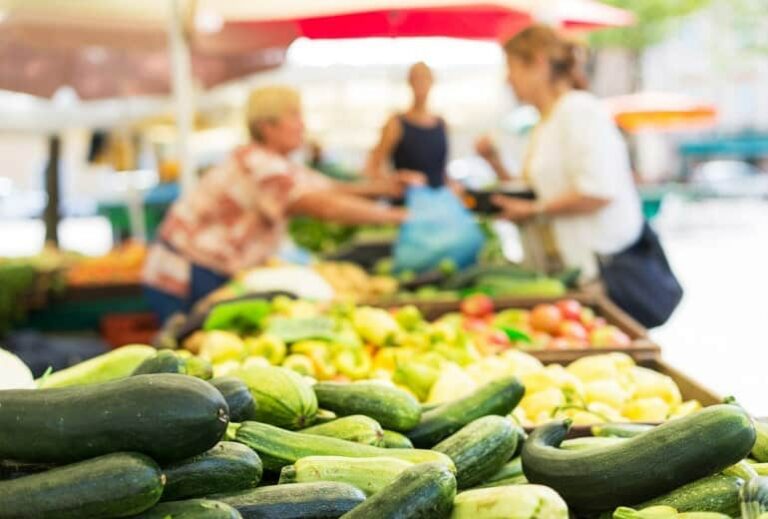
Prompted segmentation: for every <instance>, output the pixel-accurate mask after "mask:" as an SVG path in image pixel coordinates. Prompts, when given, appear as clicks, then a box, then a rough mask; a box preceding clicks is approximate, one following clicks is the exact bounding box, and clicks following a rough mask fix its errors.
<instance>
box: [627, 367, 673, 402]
mask: <svg viewBox="0 0 768 519" xmlns="http://www.w3.org/2000/svg"><path fill="white" fill-rule="evenodd" d="M631 377H632V381H633V382H634V388H635V392H634V397H635V398H637V399H639V398H651V397H659V398H661V399H662V400H664V401H665V402H666V403H667V405H669V406H672V407H674V406H676V405H680V404H681V403H682V401H683V397H682V395H681V394H680V389H679V388H678V387H677V384H675V381H674V380H672V378H670V377H668V376H666V375H662V374H661V373H658V372H656V371H653V370H651V369H648V368H642V367H639V366H636V367H634V368H632V371H631Z"/></svg>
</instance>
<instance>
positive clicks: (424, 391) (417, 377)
mask: <svg viewBox="0 0 768 519" xmlns="http://www.w3.org/2000/svg"><path fill="white" fill-rule="evenodd" d="M439 376H440V368H439V367H436V366H433V365H430V364H426V363H420V362H415V361H408V362H405V363H403V364H398V366H397V368H396V369H395V373H394V375H393V377H392V380H393V381H394V382H395V383H396V384H399V385H402V386H406V387H407V388H408V389H409V390H410V391H411V392H412V393H413V394H415V395H416V397H417V398H418V399H419V400H421V401H424V400H426V399H427V397H428V396H429V390H430V389H431V388H432V385H433V384H434V383H435V381H436V380H437V378H438V377H439Z"/></svg>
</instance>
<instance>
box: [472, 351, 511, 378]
mask: <svg viewBox="0 0 768 519" xmlns="http://www.w3.org/2000/svg"><path fill="white" fill-rule="evenodd" d="M466 372H467V374H468V375H469V376H470V377H472V379H473V380H474V381H475V382H477V383H478V384H484V383H486V382H490V381H492V380H498V379H500V378H504V377H507V376H510V375H514V373H513V372H512V363H511V362H509V361H508V360H506V359H504V358H502V357H485V358H483V359H480V360H479V361H477V362H475V363H473V364H471V365H469V366H467V367H466Z"/></svg>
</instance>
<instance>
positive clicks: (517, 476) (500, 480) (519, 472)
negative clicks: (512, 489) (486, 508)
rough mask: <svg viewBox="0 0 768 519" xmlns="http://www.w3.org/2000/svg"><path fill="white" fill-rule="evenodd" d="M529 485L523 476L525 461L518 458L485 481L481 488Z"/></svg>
mask: <svg viewBox="0 0 768 519" xmlns="http://www.w3.org/2000/svg"><path fill="white" fill-rule="evenodd" d="M525 483H528V480H527V479H525V475H524V474H523V461H522V459H520V457H519V456H518V457H517V458H515V459H513V460H512V461H509V462H507V463H506V464H505V465H504V466H503V467H501V469H499V470H498V472H496V473H495V474H494V475H492V476H491V477H489V478H488V479H486V480H485V483H484V484H482V485H480V486H479V488H488V487H502V486H507V485H523V484H525Z"/></svg>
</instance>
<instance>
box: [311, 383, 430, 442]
mask: <svg viewBox="0 0 768 519" xmlns="http://www.w3.org/2000/svg"><path fill="white" fill-rule="evenodd" d="M314 390H315V395H317V403H318V405H320V407H322V408H323V409H328V410H330V411H333V412H334V413H336V414H337V415H338V416H348V415H354V414H362V415H365V416H369V417H371V418H373V419H374V420H376V421H377V422H379V424H381V426H382V427H383V428H385V429H392V430H393V431H408V430H410V429H413V428H414V427H416V425H417V424H418V423H419V420H420V419H421V407H420V406H419V402H418V400H416V399H415V398H414V397H413V396H412V395H410V394H409V393H407V392H405V391H403V390H402V389H398V388H396V387H391V386H387V385H384V384H379V383H376V382H352V383H340V382H319V383H317V384H315V385H314Z"/></svg>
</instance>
